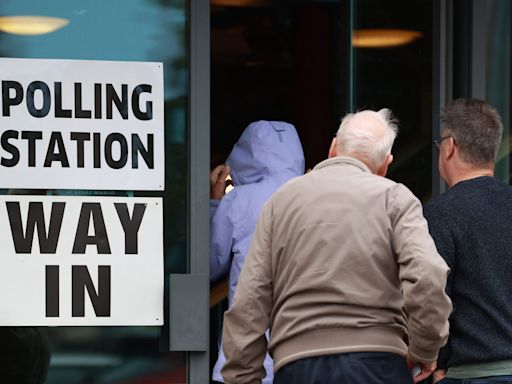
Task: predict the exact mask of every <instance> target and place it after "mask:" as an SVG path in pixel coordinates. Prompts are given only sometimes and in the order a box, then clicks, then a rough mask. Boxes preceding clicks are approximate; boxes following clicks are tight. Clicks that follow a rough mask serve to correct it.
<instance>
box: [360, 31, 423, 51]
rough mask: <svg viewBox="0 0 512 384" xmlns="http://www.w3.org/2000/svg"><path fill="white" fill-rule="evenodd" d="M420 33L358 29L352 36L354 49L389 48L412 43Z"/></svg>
mask: <svg viewBox="0 0 512 384" xmlns="http://www.w3.org/2000/svg"><path fill="white" fill-rule="evenodd" d="M421 36H422V33H421V32H418V31H409V30H405V29H358V30H355V31H354V33H353V35H352V46H354V47H355V48H389V47H398V46H400V45H405V44H409V43H412V42H413V41H414V40H417V39H419V38H420V37H421Z"/></svg>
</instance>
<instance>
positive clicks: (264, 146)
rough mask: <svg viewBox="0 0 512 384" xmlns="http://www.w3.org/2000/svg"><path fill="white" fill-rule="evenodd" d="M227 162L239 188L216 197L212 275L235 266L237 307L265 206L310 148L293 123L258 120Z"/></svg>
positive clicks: (232, 279) (232, 280)
mask: <svg viewBox="0 0 512 384" xmlns="http://www.w3.org/2000/svg"><path fill="white" fill-rule="evenodd" d="M226 164H228V165H229V167H230V168H231V173H230V174H231V178H232V179H233V183H234V186H235V188H234V189H233V190H232V191H231V192H229V193H228V194H227V195H225V196H224V197H223V198H222V200H220V201H217V200H211V201H210V215H211V243H210V279H211V280H212V281H215V280H217V279H219V278H220V277H222V276H223V275H225V274H226V273H228V272H229V294H228V303H229V307H231V305H232V300H233V295H234V293H235V288H236V284H237V282H238V276H239V275H240V271H241V269H242V265H243V263H244V259H245V255H246V254H247V252H248V250H249V246H250V244H251V239H252V234H253V232H254V229H255V227H256V221H257V219H258V216H259V213H260V209H261V207H262V206H263V204H264V203H265V201H266V200H267V199H268V198H269V197H270V195H272V193H274V191H276V190H277V189H278V188H279V187H280V186H281V185H283V184H284V183H285V182H287V181H288V180H290V179H291V178H293V177H295V176H299V175H302V174H303V173H304V153H303V151H302V146H301V143H300V140H299V136H298V135H297V132H296V130H295V128H294V127H293V125H291V124H288V123H284V122H280V121H257V122H254V123H252V124H250V125H249V126H248V127H247V128H246V129H245V130H244V132H243V133H242V136H241V137H240V139H239V140H238V142H237V143H236V144H235V146H234V147H233V150H232V151H231V153H230V155H229V157H228V159H227V161H226ZM224 362H225V358H224V356H223V353H222V351H221V353H220V354H219V361H218V362H217V364H216V365H215V368H214V372H213V379H214V380H216V381H224V380H222V377H221V376H220V369H221V368H222V365H223V364H224ZM265 366H266V368H267V373H268V375H267V378H266V379H265V380H264V381H263V383H271V382H272V374H271V372H272V364H271V360H270V357H269V356H268V355H267V359H266V361H265ZM269 370H270V372H269ZM269 375H270V376H269Z"/></svg>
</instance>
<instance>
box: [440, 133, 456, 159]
mask: <svg viewBox="0 0 512 384" xmlns="http://www.w3.org/2000/svg"><path fill="white" fill-rule="evenodd" d="M446 141H447V143H446V144H445V145H444V154H445V158H446V159H447V160H449V159H451V158H452V157H453V155H454V154H455V141H453V137H450V138H448V140H446ZM441 150H443V147H441Z"/></svg>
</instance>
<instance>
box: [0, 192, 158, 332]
mask: <svg viewBox="0 0 512 384" xmlns="http://www.w3.org/2000/svg"><path fill="white" fill-rule="evenodd" d="M0 237H1V240H0V244H2V250H1V252H0V292H1V294H0V326H14V325H15V326H25V325H27V326H28V325H31V326H45V325H73V326H74V325H116V326H118V325H162V324H163V221H162V199H161V198H139V197H132V198H126V197H72V196H63V197H60V196H0Z"/></svg>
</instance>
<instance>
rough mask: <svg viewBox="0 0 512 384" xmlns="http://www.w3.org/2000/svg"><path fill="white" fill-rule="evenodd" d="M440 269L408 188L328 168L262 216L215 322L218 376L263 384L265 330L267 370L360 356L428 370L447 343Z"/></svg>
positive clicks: (345, 167)
mask: <svg viewBox="0 0 512 384" xmlns="http://www.w3.org/2000/svg"><path fill="white" fill-rule="evenodd" d="M448 271H449V268H448V267H447V265H446V263H445V262H444V260H443V259H442V258H441V256H439V254H438V253H437V250H436V247H435V245H434V242H433V240H432V238H431V237H430V235H429V233H428V228H427V223H426V221H425V219H424V218H423V211H422V207H421V204H420V202H419V201H418V199H417V198H416V197H414V195H413V194H412V193H411V192H410V191H409V190H408V189H407V188H406V187H404V186H403V185H401V184H397V183H395V182H393V181H391V180H389V179H386V178H384V177H380V176H376V175H373V174H372V173H371V172H370V170H369V169H368V168H367V167H366V166H365V165H364V164H363V163H362V162H360V161H358V160H356V159H353V158H349V157H335V158H331V159H329V160H325V161H323V162H322V163H320V164H318V165H317V166H316V167H315V168H314V170H313V171H311V172H309V173H308V174H306V175H304V176H301V177H298V178H295V179H293V180H291V181H290V182H288V183H287V184H285V185H284V186H283V187H281V188H280V189H279V190H278V191H277V192H276V193H275V194H274V195H272V197H271V198H270V199H269V200H268V201H267V203H266V204H265V206H264V208H263V209H262V211H261V214H260V218H259V221H258V225H257V228H256V232H255V234H254V236H253V241H252V245H251V248H250V251H249V253H248V255H247V257H246V260H245V263H244V267H243V269H242V273H241V275H240V279H239V281H238V287H237V289H236V293H235V297H234V305H233V307H232V308H231V310H229V311H228V312H227V313H226V314H225V317H224V331H223V339H222V343H223V346H224V348H223V349H224V353H225V354H226V356H227V360H228V362H227V364H226V365H225V367H224V369H223V371H222V375H223V377H224V379H225V380H226V383H229V384H235V383H236V384H242V383H243V384H246V383H251V384H252V383H260V380H261V378H263V377H264V376H265V370H264V369H263V365H262V363H263V359H264V356H265V351H266V349H267V341H266V338H265V330H266V329H267V328H270V341H269V344H268V349H269V351H270V353H271V355H272V356H273V358H274V364H275V367H274V370H275V371H277V370H279V369H280V368H281V367H282V366H283V365H285V364H288V363H290V362H292V361H294V360H297V359H301V358H304V357H311V356H318V355H327V354H333V353H343V352H357V351H382V352H392V353H396V354H400V355H405V354H406V353H409V354H410V356H411V357H413V358H414V359H416V360H417V361H420V362H430V361H434V360H436V358H437V353H438V350H439V348H440V347H441V346H443V345H444V344H445V342H446V339H447V337H448V316H449V315H450V312H451V310H452V306H451V302H450V299H449V298H448V297H447V296H446V294H445V292H444V288H445V284H446V278H447V275H448ZM406 313H407V314H408V315H407V314H406Z"/></svg>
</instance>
